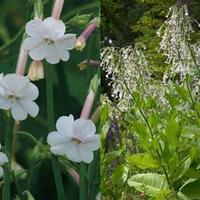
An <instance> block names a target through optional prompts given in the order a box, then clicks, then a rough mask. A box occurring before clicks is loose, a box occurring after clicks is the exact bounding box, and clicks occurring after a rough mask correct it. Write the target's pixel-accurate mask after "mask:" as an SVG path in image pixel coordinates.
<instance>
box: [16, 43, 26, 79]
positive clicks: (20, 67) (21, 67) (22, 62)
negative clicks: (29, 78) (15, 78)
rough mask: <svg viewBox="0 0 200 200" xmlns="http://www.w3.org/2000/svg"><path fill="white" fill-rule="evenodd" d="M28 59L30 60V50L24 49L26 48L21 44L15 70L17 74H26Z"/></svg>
mask: <svg viewBox="0 0 200 200" xmlns="http://www.w3.org/2000/svg"><path fill="white" fill-rule="evenodd" d="M27 60H28V52H27V51H26V50H24V48H23V47H22V46H21V47H20V52H19V57H18V61H17V66H16V70H15V73H16V74H20V75H24V73H25V67H26V63H27Z"/></svg>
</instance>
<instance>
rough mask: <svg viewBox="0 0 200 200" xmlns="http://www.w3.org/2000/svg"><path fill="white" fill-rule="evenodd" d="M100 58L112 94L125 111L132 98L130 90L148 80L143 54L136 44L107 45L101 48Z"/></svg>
mask: <svg viewBox="0 0 200 200" xmlns="http://www.w3.org/2000/svg"><path fill="white" fill-rule="evenodd" d="M143 48H145V47H142V49H143ZM101 60H102V62H101V67H102V68H103V70H104V71H105V72H106V77H107V78H108V79H109V80H110V82H109V85H110V86H111V85H112V96H113V97H114V98H116V99H118V106H119V108H120V109H121V110H122V111H125V110H126V109H128V108H129V105H130V101H131V100H132V96H131V94H130V91H135V90H140V89H141V88H143V86H144V85H146V82H147V81H148V80H150V73H149V72H148V69H147V66H148V62H147V60H146V58H145V55H144V54H143V52H142V50H141V47H139V46H138V45H136V46H135V48H133V47H131V46H128V47H123V48H121V49H119V48H114V47H107V48H105V49H103V50H102V53H101Z"/></svg>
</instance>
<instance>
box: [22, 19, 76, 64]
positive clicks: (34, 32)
mask: <svg viewBox="0 0 200 200" xmlns="http://www.w3.org/2000/svg"><path fill="white" fill-rule="evenodd" d="M65 30H66V26H65V24H64V23H63V21H61V20H59V19H55V18H54V17H48V18H46V19H44V20H43V21H42V20H41V19H33V20H31V21H29V22H28V23H27V24H26V33H27V34H28V36H29V37H27V38H26V39H25V41H24V43H23V47H24V49H25V50H27V51H28V53H29V56H30V57H31V58H32V59H33V60H37V61H40V60H43V59H46V61H47V62H49V63H50V64H57V63H58V62H59V61H60V60H62V61H67V60H69V56H70V55H69V52H68V51H69V50H71V49H73V48H74V47H75V44H76V35H75V34H71V33H69V34H65Z"/></svg>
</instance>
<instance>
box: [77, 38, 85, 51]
mask: <svg viewBox="0 0 200 200" xmlns="http://www.w3.org/2000/svg"><path fill="white" fill-rule="evenodd" d="M85 45H86V39H85V38H84V37H83V36H79V37H78V39H77V40H76V50H78V51H82V50H83V49H84V48H85Z"/></svg>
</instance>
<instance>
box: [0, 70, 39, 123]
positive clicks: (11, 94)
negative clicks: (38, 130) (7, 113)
mask: <svg viewBox="0 0 200 200" xmlns="http://www.w3.org/2000/svg"><path fill="white" fill-rule="evenodd" d="M38 95H39V92H38V88H37V87H36V86H35V85H34V84H32V83H31V82H30V80H29V78H28V77H24V76H22V75H19V74H7V75H5V76H3V75H2V74H1V77H0V108H1V109H4V110H11V114H12V117H13V118H14V119H15V120H17V121H21V120H25V119H26V118H27V116H28V114H29V115H30V116H31V117H36V116H37V114H38V112H39V107H38V105H37V104H36V103H35V102H34V100H35V99H37V97H38Z"/></svg>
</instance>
